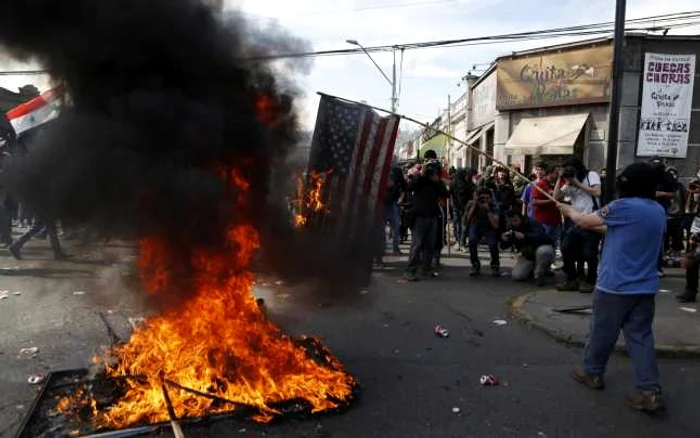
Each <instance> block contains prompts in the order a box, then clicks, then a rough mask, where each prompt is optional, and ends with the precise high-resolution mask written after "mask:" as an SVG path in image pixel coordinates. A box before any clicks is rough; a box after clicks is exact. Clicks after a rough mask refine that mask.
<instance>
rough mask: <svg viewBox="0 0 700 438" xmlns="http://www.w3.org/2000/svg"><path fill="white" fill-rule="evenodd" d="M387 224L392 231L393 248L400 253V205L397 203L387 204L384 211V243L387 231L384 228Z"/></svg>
mask: <svg viewBox="0 0 700 438" xmlns="http://www.w3.org/2000/svg"><path fill="white" fill-rule="evenodd" d="M387 223H388V224H389V228H390V229H391V237H392V242H391V247H392V249H393V250H394V251H398V250H399V243H400V242H401V221H400V212H399V204H397V203H396V202H392V203H391V204H385V205H384V210H383V211H382V231H383V232H382V235H383V236H384V242H386V235H385V233H386V231H385V230H384V227H385V225H386V224H387Z"/></svg>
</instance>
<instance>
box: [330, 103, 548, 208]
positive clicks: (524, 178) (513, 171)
mask: <svg viewBox="0 0 700 438" xmlns="http://www.w3.org/2000/svg"><path fill="white" fill-rule="evenodd" d="M317 94H318V95H320V96H326V97H332V98H334V99H339V100H344V101H345V102H349V103H354V104H357V105H363V106H366V107H368V108H372V109H375V110H377V111H381V112H384V113H387V114H392V115H395V116H397V117H399V118H401V119H404V120H408V121H409V122H413V123H415V124H417V125H420V126H422V127H424V128H426V129H432V130H433V131H435V132H437V133H438V134H442V135H444V136H446V137H447V138H449V139H452V140H453V141H456V142H457V143H459V144H462V145H464V146H466V147H468V148H469V149H471V150H472V151H474V152H476V153H478V154H481V155H483V156H485V157H486V158H488V159H490V160H491V161H493V162H494V163H496V164H498V165H499V166H501V167H503V168H505V169H506V170H507V171H508V172H510V173H512V174H513V175H515V176H517V177H519V178H521V179H523V180H524V181H526V182H528V183H530V182H531V181H530V178H528V177H527V176H525V175H523V174H522V173H520V172H518V171H516V170H513V169H511V168H510V167H508V165H507V164H505V163H504V162H502V161H500V160H497V159H495V158H494V157H493V156H491V155H489V154H487V153H486V152H484V151H482V150H481V149H479V148H477V147H474V146H472V145H470V144H468V143H467V142H465V141H464V140H460V139H458V138H457V137H455V136H453V135H452V134H449V133H447V132H445V131H443V130H441V129H437V128H433V127H432V126H430V125H428V124H427V123H423V122H421V121H418V120H416V119H414V118H412V117H408V116H405V115H403V114H398V113H395V112H393V111H389V110H387V109H384V108H380V107H378V106H374V105H369V104H367V103H363V102H358V101H356V100H351V99H346V98H344V97H338V96H333V95H331V94H326V93H321V92H318V93H317ZM533 187H534V188H535V189H537V191H539V192H540V193H542V194H543V195H544V196H545V197H547V199H549V200H550V201H552V202H554V204H556V205H559V204H560V202H559V201H557V200H556V199H555V198H554V196H552V195H550V194H549V193H547V192H546V191H545V190H543V189H541V188H540V187H538V186H537V184H534V185H533Z"/></svg>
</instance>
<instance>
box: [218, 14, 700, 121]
mask: <svg viewBox="0 0 700 438" xmlns="http://www.w3.org/2000/svg"><path fill="white" fill-rule="evenodd" d="M227 6H228V7H230V8H236V7H237V8H242V11H243V12H244V13H245V15H246V16H247V17H249V18H250V19H251V20H253V22H254V23H259V25H261V26H263V25H265V24H266V23H275V24H277V25H278V26H280V27H282V28H285V29H286V30H287V31H289V32H290V33H292V34H294V35H297V36H299V37H302V38H305V39H307V40H308V41H310V43H311V44H312V45H313V48H314V50H326V49H343V48H352V46H350V45H349V44H347V43H346V42H345V40H347V39H354V40H357V41H359V42H360V43H361V44H363V45H365V46H374V45H386V44H389V45H393V44H402V43H413V42H422V41H434V40H445V39H458V38H468V37H475V36H487V35H497V34H504V33H513V32H520V31H530V30H541V29H550V28H556V27H563V26H569V25H577V24H589V23H597V22H601V21H613V20H614V18H615V0H584V1H581V0H576V1H574V0H556V1H555V0H336V1H333V2H323V1H319V0H295V1H289V0H243V1H241V0H238V1H234V0H231V1H229V2H228V3H227ZM696 9H700V4H699V3H698V2H697V0H668V1H663V2H662V1H658V0H627V12H626V13H627V18H628V19H631V18H640V17H648V16H653V15H660V14H667V13H672V12H685V11H692V10H696ZM674 33H675V34H681V33H686V34H687V33H694V34H697V33H700V28H698V27H695V28H690V29H687V30H683V29H681V30H679V31H671V34H674ZM581 38H585V37H579V38H578V39H581ZM566 41H567V40H564V39H561V38H560V39H554V40H537V41H530V42H523V43H502V44H489V45H481V46H466V47H456V48H442V49H439V48H432V49H417V50H409V51H406V52H405V54H404V65H403V84H402V87H401V88H402V90H401V96H400V103H399V112H400V113H402V114H406V115H409V116H413V117H415V118H417V119H419V120H423V121H426V122H428V121H432V120H434V119H435V118H436V117H437V116H438V115H439V114H440V112H441V110H443V109H444V108H446V107H447V101H448V100H447V99H448V94H449V95H451V97H452V99H453V101H454V100H455V99H456V98H457V97H458V96H459V95H460V94H462V93H464V87H463V86H462V87H459V86H458V84H459V83H460V78H462V77H463V76H464V75H466V74H467V73H469V72H470V71H472V72H473V73H476V74H479V73H481V72H483V70H485V69H486V68H487V67H488V65H489V64H490V63H491V62H492V61H493V60H494V59H495V58H496V57H498V56H501V55H504V54H509V53H511V52H513V51H517V50H522V49H526V48H534V47H542V46H547V45H552V44H559V43H563V42H566ZM569 41H571V39H570V40H569ZM372 56H373V57H374V58H375V60H376V61H377V63H378V64H379V65H380V66H381V67H382V69H383V70H384V71H385V72H386V73H387V75H388V76H389V77H391V68H392V55H391V53H386V54H385V53H377V54H372ZM475 65H476V70H473V67H474V66H475ZM297 81H298V85H299V87H300V88H301V89H302V90H303V91H304V92H305V97H304V99H303V102H301V105H300V106H301V111H302V120H303V122H304V124H305V125H306V126H308V127H309V129H312V127H313V123H314V120H315V117H316V109H317V106H318V96H317V95H316V92H317V91H323V92H326V93H328V94H332V95H337V96H342V97H346V98H349V99H354V100H364V101H366V102H367V103H370V104H373V105H377V106H380V107H384V108H389V107H390V106H391V104H390V97H391V87H390V85H389V84H388V83H387V82H386V80H385V79H384V78H383V77H382V75H381V73H380V72H379V71H378V70H377V69H376V67H374V65H372V63H371V61H370V60H369V59H368V58H367V56H366V55H353V56H343V57H324V58H317V59H316V60H315V62H314V64H313V66H312V68H311V71H310V74H308V75H306V76H304V75H298V78H297Z"/></svg>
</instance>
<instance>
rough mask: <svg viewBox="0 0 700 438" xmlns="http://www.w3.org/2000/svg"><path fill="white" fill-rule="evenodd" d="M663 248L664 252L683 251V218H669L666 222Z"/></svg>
mask: <svg viewBox="0 0 700 438" xmlns="http://www.w3.org/2000/svg"><path fill="white" fill-rule="evenodd" d="M664 248H665V249H666V251H669V250H671V251H674V252H680V251H683V218H682V217H670V218H668V221H667V222H666V235H665V236H664Z"/></svg>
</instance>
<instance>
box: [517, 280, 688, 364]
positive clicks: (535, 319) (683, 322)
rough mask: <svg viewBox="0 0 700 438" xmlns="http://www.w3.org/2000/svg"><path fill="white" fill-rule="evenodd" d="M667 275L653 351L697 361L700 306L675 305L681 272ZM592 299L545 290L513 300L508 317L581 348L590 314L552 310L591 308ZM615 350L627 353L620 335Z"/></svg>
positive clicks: (658, 305)
mask: <svg viewBox="0 0 700 438" xmlns="http://www.w3.org/2000/svg"><path fill="white" fill-rule="evenodd" d="M667 274H669V275H668V277H667V278H664V279H662V280H661V291H660V293H659V294H658V295H657V299H656V317H655V320H654V336H655V340H656V350H657V352H658V354H659V355H663V356H666V357H687V356H695V357H700V304H698V303H692V304H680V303H678V302H677V301H676V299H675V294H677V293H679V292H681V291H682V290H683V287H684V282H685V280H684V277H683V271H682V270H680V269H669V270H668V271H667ZM591 299H592V295H586V294H580V293H575V292H558V291H556V290H555V289H553V288H547V289H542V290H537V291H535V292H531V293H528V294H525V295H521V296H519V297H517V298H515V299H514V300H512V302H511V305H510V313H511V315H512V316H513V317H515V318H517V319H518V320H520V321H521V322H523V323H524V324H526V325H528V326H530V327H533V328H536V329H539V330H541V331H543V332H545V333H547V334H548V335H550V336H552V337H553V338H555V339H557V340H558V341H561V342H564V343H567V344H572V345H583V344H584V343H585V342H586V338H587V336H588V331H589V320H590V311H582V312H575V313H561V312H557V311H556V310H555V309H559V310H561V309H562V308H566V307H578V306H587V305H590V304H591ZM692 310H695V312H693V311H692ZM616 348H617V350H618V351H623V352H624V351H627V350H626V348H625V344H624V339H623V337H622V335H620V339H619V340H618V344H617V347H616Z"/></svg>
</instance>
